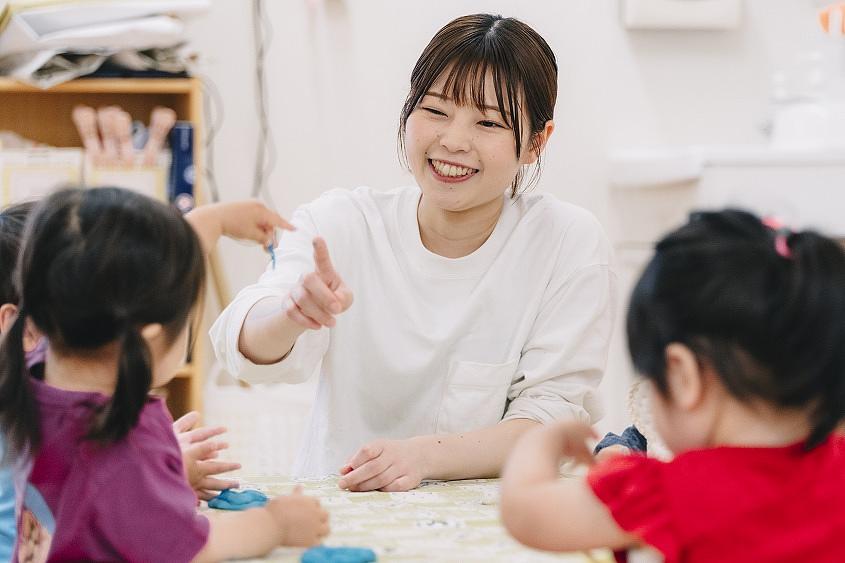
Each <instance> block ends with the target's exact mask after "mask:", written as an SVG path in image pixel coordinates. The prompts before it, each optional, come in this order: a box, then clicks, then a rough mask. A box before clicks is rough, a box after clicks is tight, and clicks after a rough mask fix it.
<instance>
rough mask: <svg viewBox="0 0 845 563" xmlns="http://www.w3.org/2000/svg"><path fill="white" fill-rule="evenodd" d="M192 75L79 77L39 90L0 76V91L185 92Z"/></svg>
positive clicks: (85, 92)
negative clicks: (184, 76) (171, 76)
mask: <svg viewBox="0 0 845 563" xmlns="http://www.w3.org/2000/svg"><path fill="white" fill-rule="evenodd" d="M194 80H195V79H194V78H79V79H77V80H72V81H70V82H65V83H64V84H59V85H58V86H55V87H53V88H50V89H49V90H42V89H40V88H36V87H35V86H30V85H29V84H24V83H22V82H18V81H17V80H14V79H12V78H0V93H11V94H14V93H31V92H40V93H53V92H55V93H73V94H187V93H189V92H190V91H191V89H192V88H193V87H194V86H193V85H194Z"/></svg>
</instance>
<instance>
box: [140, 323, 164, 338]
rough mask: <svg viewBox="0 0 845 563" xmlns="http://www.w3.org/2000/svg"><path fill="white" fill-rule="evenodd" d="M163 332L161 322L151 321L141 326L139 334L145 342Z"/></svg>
mask: <svg viewBox="0 0 845 563" xmlns="http://www.w3.org/2000/svg"><path fill="white" fill-rule="evenodd" d="M163 332H164V327H163V326H161V323H151V324H148V325H144V326H142V327H141V336H142V337H143V338H144V340H146V341H147V342H152V341H153V340H155V339H156V338H158V337H159V336H161V334H162V333H163Z"/></svg>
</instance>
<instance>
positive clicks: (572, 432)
mask: <svg viewBox="0 0 845 563" xmlns="http://www.w3.org/2000/svg"><path fill="white" fill-rule="evenodd" d="M542 431H543V432H548V433H549V434H551V435H552V436H553V437H554V439H555V440H556V441H557V443H558V447H559V451H560V455H561V456H562V457H567V458H570V459H574V460H575V461H577V462H578V463H583V464H585V465H592V464H593V463H595V461H596V460H595V458H594V457H593V450H592V448H590V447H588V446H587V439H588V438H593V439H595V438H597V436H596V432H595V430H593V429H592V428H590V427H589V426H587V425H586V424H584V423H583V422H576V421H574V420H567V421H565V422H557V423H554V424H550V425H548V426H547V427H545V428H543V429H542Z"/></svg>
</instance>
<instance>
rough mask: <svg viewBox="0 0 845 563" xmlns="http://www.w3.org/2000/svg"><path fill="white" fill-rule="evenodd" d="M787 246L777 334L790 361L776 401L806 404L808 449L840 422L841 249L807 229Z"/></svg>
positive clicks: (844, 282)
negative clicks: (784, 293)
mask: <svg viewBox="0 0 845 563" xmlns="http://www.w3.org/2000/svg"><path fill="white" fill-rule="evenodd" d="M788 244H789V247H790V251H791V258H790V260H791V261H792V262H794V264H793V268H791V269H790V273H789V280H788V285H787V299H786V302H785V304H784V308H785V311H784V314H783V316H782V317H781V319H782V324H783V326H782V327H781V334H783V339H784V344H785V348H786V350H788V353H789V355H790V356H791V358H792V361H791V362H790V364H789V367H790V368H791V369H790V372H791V373H789V374H784V375H785V376H786V377H787V378H789V379H788V380H787V381H783V385H782V388H783V389H784V392H785V393H787V395H785V396H782V397H780V402H781V404H784V405H792V404H796V403H797V404H807V405H810V407H811V423H812V431H811V433H810V437H809V439H808V443H807V445H808V447H812V446H815V445H818V444H819V443H820V442H822V441H823V440H824V439H825V438H826V437H827V435H828V434H830V432H831V431H833V430H834V429H835V428H836V426H838V425H839V423H840V422H841V421H842V420H843V419H845V250H843V248H842V247H841V246H840V245H839V244H838V243H837V242H835V241H833V240H831V239H829V238H826V237H824V236H821V235H819V234H818V233H815V232H812V231H804V232H799V233H795V234H793V235H791V236H790V237H789V239H788ZM779 371H781V370H779Z"/></svg>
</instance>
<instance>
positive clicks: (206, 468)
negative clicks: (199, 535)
mask: <svg viewBox="0 0 845 563" xmlns="http://www.w3.org/2000/svg"><path fill="white" fill-rule="evenodd" d="M197 422H199V413H197V412H196V411H192V412H189V413H188V414H186V415H185V416H183V417H181V418H180V419H178V420H177V421H176V422H174V423H173V431H174V432H175V433H176V439H177V440H178V442H179V447H180V448H181V450H182V464H183V465H184V467H185V475H186V477H187V479H188V483H189V484H190V485H191V488H192V489H194V492H195V493H196V494H197V497H198V498H199V499H201V500H209V499H211V498H213V497H214V496H216V494H217V492H218V491H222V490H224V489H231V488H235V487H237V486H238V482H237V481H233V480H231V479H217V478H215V477H214V475H219V474H221V473H226V472H229V471H234V470H236V469H240V468H241V464H240V463H234V462H229V461H216V458H217V455H218V452H219V451H220V450H224V449H226V448H227V447H229V446H228V444H226V443H225V442H217V441H213V440H211V438H213V437H214V436H219V435H220V434H223V433H224V432H225V431H226V429H225V428H223V427H220V426H218V427H214V428H203V427H199V428H194V426H196V424H197Z"/></svg>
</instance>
